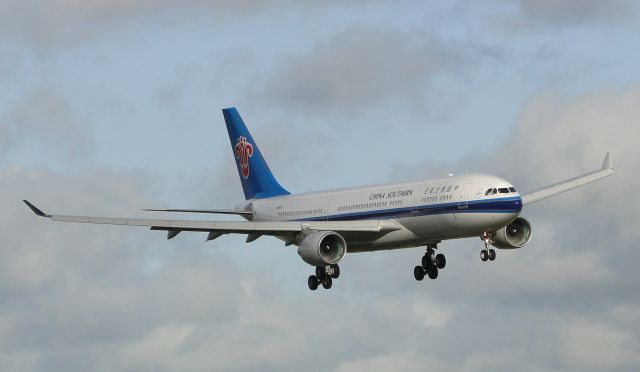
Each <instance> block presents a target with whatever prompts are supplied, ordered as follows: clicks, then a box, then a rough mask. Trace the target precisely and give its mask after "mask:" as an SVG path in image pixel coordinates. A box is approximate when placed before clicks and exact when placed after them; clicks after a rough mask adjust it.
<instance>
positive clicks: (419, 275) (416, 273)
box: [413, 266, 424, 281]
mask: <svg viewBox="0 0 640 372" xmlns="http://www.w3.org/2000/svg"><path fill="white" fill-rule="evenodd" d="M413 277H414V278H416V280H417V281H421V280H422V279H424V269H423V268H422V266H416V267H415V268H414V269H413Z"/></svg>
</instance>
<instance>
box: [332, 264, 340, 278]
mask: <svg viewBox="0 0 640 372" xmlns="http://www.w3.org/2000/svg"><path fill="white" fill-rule="evenodd" d="M331 269H332V271H333V272H332V273H331V277H332V278H333V279H338V278H339V277H340V266H338V264H333V265H331Z"/></svg>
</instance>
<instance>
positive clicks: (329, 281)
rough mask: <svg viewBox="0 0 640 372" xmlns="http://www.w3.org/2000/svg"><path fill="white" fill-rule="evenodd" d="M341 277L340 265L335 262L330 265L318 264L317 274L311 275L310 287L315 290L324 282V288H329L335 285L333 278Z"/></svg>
mask: <svg viewBox="0 0 640 372" xmlns="http://www.w3.org/2000/svg"><path fill="white" fill-rule="evenodd" d="M338 277H340V266H338V264H333V265H329V266H316V275H311V276H309V280H308V284H309V289H310V290H312V291H315V290H316V289H318V286H319V285H320V284H322V287H323V288H324V289H329V288H331V286H332V285H333V279H338Z"/></svg>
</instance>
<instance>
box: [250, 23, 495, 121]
mask: <svg viewBox="0 0 640 372" xmlns="http://www.w3.org/2000/svg"><path fill="white" fill-rule="evenodd" d="M483 53H484V52H483V51H482V48H479V47H477V46H474V45H459V44H456V43H453V42H445V41H443V40H440V39H439V38H438V37H437V36H436V35H433V34H429V33H424V32H419V33H414V32H405V31H399V30H394V29H383V28H381V27H377V26H354V27H349V28H347V29H344V30H342V31H341V32H339V33H336V34H334V35H333V36H331V37H330V38H328V39H325V40H322V41H320V42H318V43H317V44H316V45H315V46H314V48H313V49H311V50H310V51H309V52H308V53H304V54H301V55H288V56H285V57H283V58H282V61H281V62H280V63H278V66H279V67H278V68H277V70H276V71H275V72H274V73H273V74H272V75H271V76H270V77H268V78H267V81H266V82H265V83H263V84H257V86H264V89H263V90H262V91H261V92H259V96H260V99H259V100H269V101H273V103H274V104H278V105H288V106H290V107H291V108H292V109H294V108H297V109H301V110H306V109H314V110H327V109H331V110H339V111H340V112H345V111H346V112H353V111H357V110H359V109H361V108H363V107H368V108H369V107H371V106H376V105H379V104H381V103H389V102H390V101H393V102H396V100H397V101H398V102H407V101H408V102H411V104H412V105H413V107H425V106H429V99H430V97H429V93H430V86H431V85H432V84H433V81H434V80H435V79H437V78H446V77H450V76H452V74H453V73H454V72H455V73H456V74H460V73H462V72H461V70H462V69H463V68H464V67H465V66H468V65H469V63H470V61H471V60H472V59H474V58H475V59H482V58H483Z"/></svg>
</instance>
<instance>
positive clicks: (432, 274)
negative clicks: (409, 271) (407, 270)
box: [413, 244, 447, 281]
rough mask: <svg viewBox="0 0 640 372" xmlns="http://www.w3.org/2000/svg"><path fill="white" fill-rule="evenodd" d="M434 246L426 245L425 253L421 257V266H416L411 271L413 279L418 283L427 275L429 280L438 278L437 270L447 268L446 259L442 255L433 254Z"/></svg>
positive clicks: (435, 246)
mask: <svg viewBox="0 0 640 372" xmlns="http://www.w3.org/2000/svg"><path fill="white" fill-rule="evenodd" d="M436 248H438V247H437V245H436V244H432V245H427V252H426V253H425V254H424V256H423V257H422V266H416V267H415V268H414V269H413V277H414V278H415V279H416V280H417V281H420V280H422V279H424V276H425V275H427V276H428V277H429V279H436V278H437V277H438V269H440V270H441V269H444V268H445V266H447V259H446V258H445V257H444V255H443V254H442V253H439V254H437V255H436V254H435V251H434V250H435V249H436Z"/></svg>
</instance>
